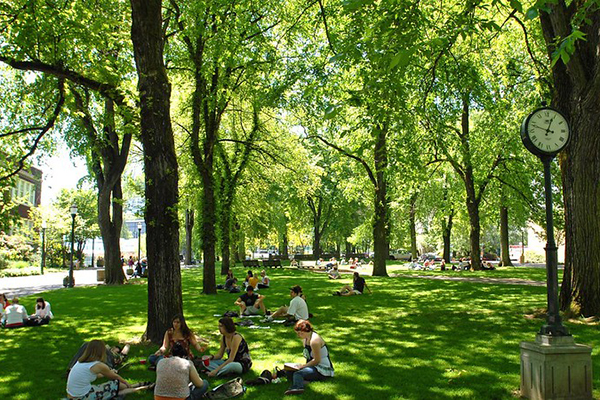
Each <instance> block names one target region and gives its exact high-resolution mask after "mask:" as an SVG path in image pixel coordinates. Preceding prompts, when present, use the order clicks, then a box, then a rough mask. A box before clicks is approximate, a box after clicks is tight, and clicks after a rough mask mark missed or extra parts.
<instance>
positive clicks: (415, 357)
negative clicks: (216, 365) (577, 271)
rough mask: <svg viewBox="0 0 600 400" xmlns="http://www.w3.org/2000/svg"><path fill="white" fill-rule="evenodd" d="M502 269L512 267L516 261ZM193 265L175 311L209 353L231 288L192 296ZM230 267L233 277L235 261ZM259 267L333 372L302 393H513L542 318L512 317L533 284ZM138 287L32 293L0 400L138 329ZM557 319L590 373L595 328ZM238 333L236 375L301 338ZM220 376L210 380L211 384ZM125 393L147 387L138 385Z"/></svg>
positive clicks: (140, 368)
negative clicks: (242, 365) (296, 310)
mask: <svg viewBox="0 0 600 400" xmlns="http://www.w3.org/2000/svg"><path fill="white" fill-rule="evenodd" d="M512 270H514V271H515V274H516V276H518V273H517V272H516V271H519V270H520V269H512ZM505 271H509V270H508V269H506V270H505ZM541 271H542V272H543V270H541ZM201 272H202V271H201V269H199V268H197V269H190V270H185V271H184V272H183V287H184V293H183V295H184V296H183V297H184V309H185V315H186V318H187V321H188V324H189V325H190V327H191V328H192V329H194V330H195V331H196V332H197V333H198V334H199V335H201V336H206V337H209V338H210V339H211V346H210V349H209V352H215V351H216V350H217V349H218V340H217V339H218V336H217V335H218V330H217V320H218V318H216V317H214V316H213V314H217V313H223V312H224V311H226V310H233V309H235V308H234V306H233V302H234V300H235V298H236V296H237V295H235V294H229V293H222V292H221V293H219V294H218V295H216V296H205V295H201V294H200V291H201V287H202V285H201V279H202V276H201ZM235 272H236V275H237V276H243V271H242V268H239V269H236V270H235ZM496 272H500V271H496ZM503 273H506V274H508V272H503ZM455 274H456V273H455ZM462 274H463V275H464V273H462ZM488 274H489V272H488ZM269 275H270V276H271V278H272V287H271V288H270V289H268V290H264V291H262V293H263V294H264V295H265V296H266V297H267V298H266V301H265V302H266V305H267V307H268V308H270V309H272V310H273V309H275V308H276V307H278V306H280V305H282V304H287V303H288V302H289V296H288V293H289V290H288V288H289V286H291V285H293V284H300V285H301V286H302V287H303V288H304V290H305V293H306V295H307V298H308V304H309V308H310V311H311V312H312V313H313V314H314V315H315V317H314V319H313V323H314V325H315V327H316V330H317V331H318V332H319V333H320V334H321V336H322V337H323V338H324V339H325V341H326V342H327V344H328V346H329V348H330V351H331V354H332V361H333V363H334V367H335V370H336V371H335V373H336V376H335V378H333V379H331V380H329V381H326V382H319V383H311V384H310V385H308V386H307V390H306V392H305V393H304V395H303V396H302V397H303V398H305V399H331V400H334V399H336V400H337V399H341V400H350V399H356V400H359V399H367V398H371V399H374V400H375V399H510V398H514V397H515V393H516V392H517V391H518V389H519V380H520V378H519V367H520V366H519V354H520V353H519V351H520V350H519V342H521V341H533V339H534V337H535V333H536V332H537V331H538V330H539V328H540V326H541V325H542V324H543V322H544V321H542V320H540V319H537V320H536V319H534V320H532V319H528V318H525V316H524V314H527V313H529V312H531V311H532V310H534V309H539V308H542V307H544V305H545V301H546V291H545V288H543V287H531V286H517V285H506V284H502V285H500V284H498V285H496V284H484V283H474V282H456V281H442V280H429V279H414V278H407V277H404V276H399V277H396V278H377V277H374V278H371V277H369V278H367V282H368V285H369V287H371V289H372V290H373V294H372V295H363V296H353V297H336V296H332V295H331V293H332V292H333V290H335V289H337V288H338V287H339V286H341V285H342V284H343V283H350V275H346V276H345V279H343V280H338V281H331V280H328V279H327V278H326V277H325V275H324V274H319V273H315V272H311V271H299V270H292V269H285V270H273V271H269ZM525 275H526V276H533V275H534V273H533V272H532V273H531V274H530V275H528V274H525ZM541 279H543V277H542V278H541ZM146 292H147V291H146V286H145V285H125V286H121V287H109V286H99V287H91V288H83V287H81V288H77V287H76V288H74V289H70V290H67V289H61V290H57V291H53V292H49V293H44V295H43V296H44V298H46V299H47V300H48V301H50V303H51V304H52V310H53V311H54V313H55V315H56V317H55V319H54V320H53V321H52V322H51V323H50V325H47V326H42V327H36V328H23V329H20V330H11V331H8V330H3V331H2V335H3V346H2V347H1V348H0V360H1V365H2V374H0V399H36V400H37V399H60V398H62V397H64V393H65V391H64V390H65V385H66V382H65V379H64V377H63V374H64V371H65V368H66V366H67V364H68V361H69V360H70V358H71V357H72V355H73V354H74V353H75V352H76V351H77V349H78V348H79V346H80V345H81V344H82V343H83V342H84V341H86V340H90V339H93V338H100V339H103V340H105V341H106V342H107V343H110V344H115V343H117V342H123V341H126V340H129V339H131V338H135V337H140V336H141V335H142V333H143V332H144V329H145V318H146V305H145V303H146V299H147V294H146ZM35 297H36V296H29V297H27V298H22V303H23V304H25V306H27V307H28V308H30V309H31V307H32V304H33V302H34V301H35ZM567 325H568V328H569V330H570V331H571V333H572V334H573V335H574V337H575V339H576V341H577V342H578V343H583V344H588V345H591V346H593V348H594V352H593V361H594V370H595V371H600V362H599V361H598V357H597V355H598V350H599V349H600V335H598V326H597V325H585V324H580V323H571V322H568V323H567ZM239 332H241V333H242V335H243V336H244V337H245V338H246V340H247V341H248V343H249V346H250V351H251V355H252V358H253V362H254V366H253V369H252V371H251V372H249V373H248V374H246V375H245V376H244V379H252V378H254V377H256V376H257V375H258V374H260V372H261V371H262V370H263V369H273V367H274V366H276V365H279V366H281V365H282V364H283V363H284V362H298V361H301V360H302V345H301V343H300V341H299V340H298V339H297V337H296V335H295V334H294V333H293V330H292V328H290V327H283V326H281V325H275V324H274V325H271V329H249V328H245V327H242V328H239ZM157 348H158V346H154V345H151V346H145V345H141V344H140V345H134V346H132V349H131V351H130V359H131V360H133V361H135V362H134V363H133V364H132V365H131V366H129V367H128V368H126V369H124V370H123V371H122V373H121V375H122V376H123V377H125V378H126V379H128V380H130V381H131V382H134V381H142V380H144V381H145V380H154V376H155V375H154V372H151V371H148V370H147V369H146V366H145V365H142V364H140V363H139V360H140V359H145V358H146V357H147V356H148V355H149V354H151V353H152V352H154V351H155V350H156V349H157ZM595 376H596V377H595V379H594V387H595V395H596V396H600V390H599V389H600V382H599V379H598V378H597V376H598V373H597V372H596V374H595ZM223 381H224V379H217V380H211V386H213V387H214V386H215V385H216V384H218V383H221V382H223ZM287 387H288V384H287V383H286V382H283V383H280V384H273V385H267V386H258V387H251V388H248V392H247V394H246V397H249V398H250V397H251V398H256V399H274V398H281V397H283V392H284V391H285V390H286V388H287ZM128 398H131V399H152V398H153V396H152V394H151V393H140V394H135V395H130V396H128Z"/></svg>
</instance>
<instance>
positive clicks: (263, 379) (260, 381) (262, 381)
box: [246, 369, 273, 386]
mask: <svg viewBox="0 0 600 400" xmlns="http://www.w3.org/2000/svg"><path fill="white" fill-rule="evenodd" d="M272 380H273V374H272V373H271V371H269V370H268V369H265V370H264V371H263V372H262V373H261V374H260V376H259V377H258V378H256V379H252V380H250V381H246V385H248V386H258V385H266V384H267V383H271V381H272Z"/></svg>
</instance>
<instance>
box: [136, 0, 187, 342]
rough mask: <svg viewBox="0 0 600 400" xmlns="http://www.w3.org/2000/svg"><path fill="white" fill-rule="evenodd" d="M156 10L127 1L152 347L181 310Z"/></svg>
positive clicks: (156, 3) (172, 165)
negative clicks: (137, 98) (137, 109)
mask: <svg viewBox="0 0 600 400" xmlns="http://www.w3.org/2000/svg"><path fill="white" fill-rule="evenodd" d="M161 6H162V2H161V1H160V0H131V9H132V21H133V22H132V26H131V39H132V42H133V50H134V55H135V62H136V67H137V73H138V91H139V96H140V114H141V115H140V117H141V118H140V121H141V135H140V136H141V140H142V145H143V149H144V170H145V195H146V211H145V220H146V229H147V232H146V248H147V249H148V271H149V273H148V325H147V328H146V337H147V338H148V339H149V340H151V341H152V342H153V343H156V344H159V343H161V342H162V339H163V337H164V333H165V331H166V329H167V328H168V327H170V326H171V319H172V318H173V316H174V315H175V314H181V313H182V312H183V304H182V298H181V272H180V267H179V221H178V218H177V201H178V197H179V192H178V175H177V173H178V171H177V158H176V154H175V144H174V140H173V131H172V127H171V118H170V95H171V86H170V84H169V80H168V77H167V72H166V68H165V65H164V60H163V46H164V37H163V31H162V15H161V12H162V9H161Z"/></svg>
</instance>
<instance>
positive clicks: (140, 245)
mask: <svg viewBox="0 0 600 400" xmlns="http://www.w3.org/2000/svg"><path fill="white" fill-rule="evenodd" d="M137 228H138V265H142V259H141V258H140V253H141V250H142V223H141V222H138V223H137Z"/></svg>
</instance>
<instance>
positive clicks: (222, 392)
mask: <svg viewBox="0 0 600 400" xmlns="http://www.w3.org/2000/svg"><path fill="white" fill-rule="evenodd" d="M243 383H244V382H243V381H242V378H239V377H238V378H235V379H232V380H230V381H228V382H225V383H223V384H222V385H219V386H217V387H216V388H214V389H213V390H211V391H210V392H207V393H206V394H205V397H206V398H207V399H212V400H221V399H231V398H234V397H238V396H241V395H243V394H244V393H246V387H245V386H244V385H243Z"/></svg>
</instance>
